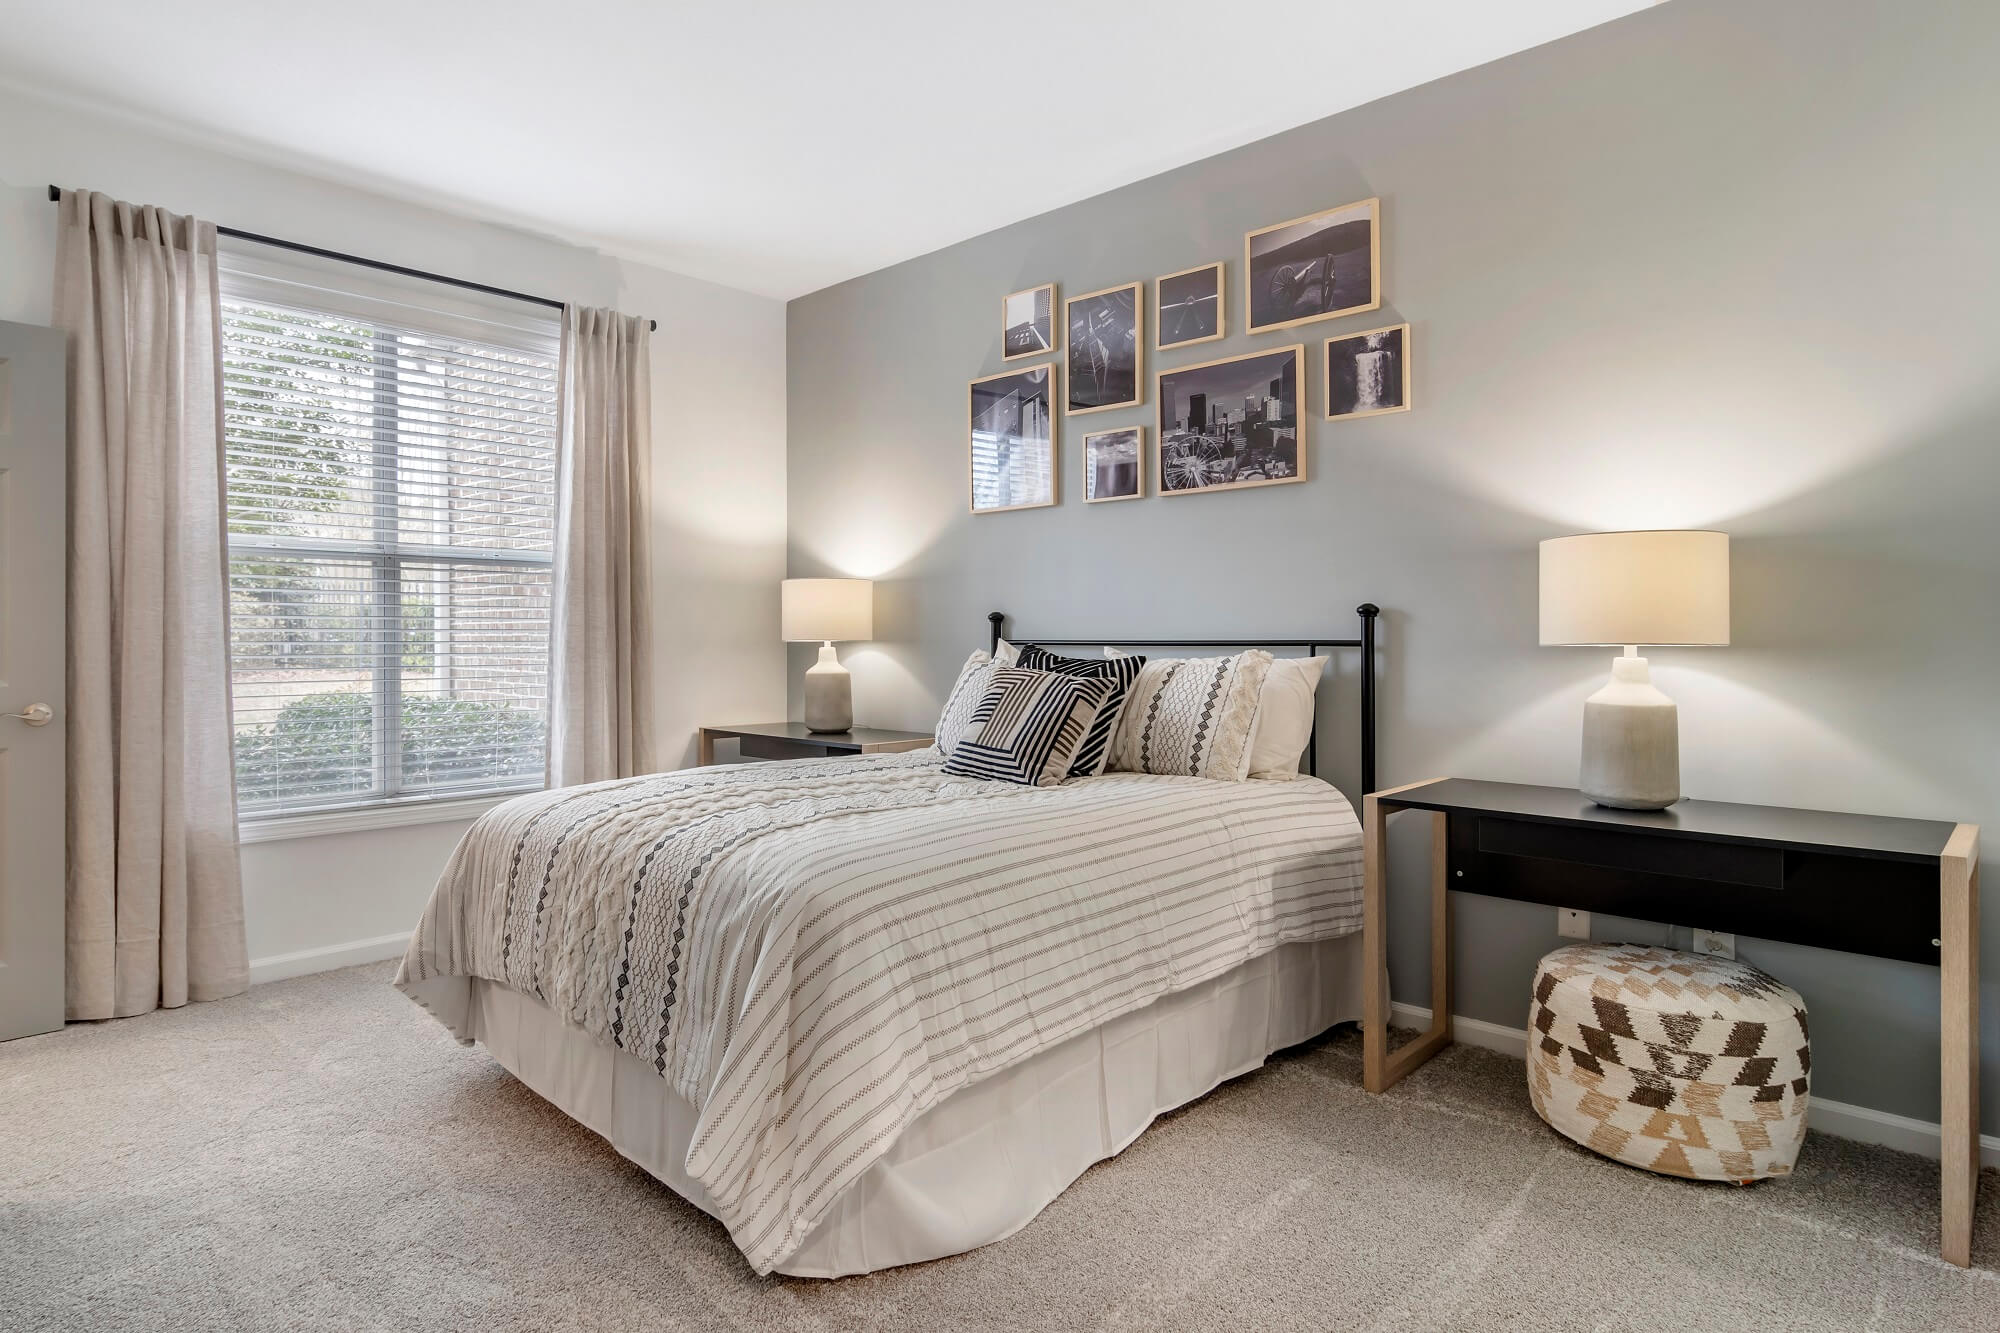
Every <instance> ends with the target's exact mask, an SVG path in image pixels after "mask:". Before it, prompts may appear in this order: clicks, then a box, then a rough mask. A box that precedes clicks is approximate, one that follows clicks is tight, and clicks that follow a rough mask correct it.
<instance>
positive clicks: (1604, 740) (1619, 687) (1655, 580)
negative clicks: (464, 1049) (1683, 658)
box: [1542, 532, 1729, 810]
mask: <svg viewBox="0 0 2000 1333" xmlns="http://www.w3.org/2000/svg"><path fill="white" fill-rule="evenodd" d="M1542 643H1543V644H1544V645H1545V646H1546V645H1598V646H1605V647H1610V646H1621V645H1622V646H1623V647H1624V649H1625V655H1624V656H1623V657H1615V658H1613V659H1612V660H1611V681H1610V683H1609V684H1607V685H1606V686H1605V687H1604V688H1603V689H1601V690H1599V691H1598V692H1597V693H1595V694H1593V695H1591V696H1590V698H1589V699H1587V700H1585V701H1584V705H1583V768H1582V776H1581V778H1580V780H1579V781H1578V783H1577V786H1578V787H1579V788H1580V789H1581V790H1582V792H1583V794H1584V795H1585V796H1588V797H1589V798H1590V799H1591V800H1593V801H1596V802H1597V803H1598V804H1599V805H1610V806H1616V807H1618V808H1620V809H1623V810H1664V809H1665V808H1666V807H1668V806H1670V805H1672V804H1673V803H1674V802H1675V801H1678V800H1679V799H1680V798H1681V742H1680V718H1679V715H1678V713H1677V712H1676V710H1675V708H1674V701H1673V700H1672V699H1669V698H1668V697H1667V696H1666V695H1664V694H1662V693H1660V691H1659V690H1658V689H1657V688H1656V687H1655V686H1654V684H1653V678H1652V673H1651V672H1650V671H1649V670H1647V667H1646V659H1645V658H1643V657H1641V656H1639V648H1638V645H1640V644H1646V643H1651V644H1659V645H1662V646H1673V647H1683V646H1691V645H1702V646H1718V647H1720V646H1727V644H1728V643H1729V534H1728V533H1726V532H1593V533H1587V534H1585V535H1583V536H1578V537H1555V538H1552V539H1550V540H1549V541H1545V542H1543V543H1542Z"/></svg>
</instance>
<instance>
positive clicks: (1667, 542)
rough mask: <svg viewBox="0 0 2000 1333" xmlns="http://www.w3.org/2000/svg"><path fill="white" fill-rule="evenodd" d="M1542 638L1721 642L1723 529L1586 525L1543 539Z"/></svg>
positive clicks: (1725, 606) (1725, 635)
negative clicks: (1578, 531) (1574, 533)
mask: <svg viewBox="0 0 2000 1333" xmlns="http://www.w3.org/2000/svg"><path fill="white" fill-rule="evenodd" d="M1542 643H1543V645H1544V646H1559V645H1594V644H1613V645H1622V644H1641V643H1653V644H1658V645H1660V646H1661V647H1687V646H1703V647H1727V646H1728V644H1729V534H1728V533H1726V532H1591V533H1586V534H1584V535H1583V536H1581V537H1555V538H1551V539H1550V540H1548V541H1545V542H1543V543H1542Z"/></svg>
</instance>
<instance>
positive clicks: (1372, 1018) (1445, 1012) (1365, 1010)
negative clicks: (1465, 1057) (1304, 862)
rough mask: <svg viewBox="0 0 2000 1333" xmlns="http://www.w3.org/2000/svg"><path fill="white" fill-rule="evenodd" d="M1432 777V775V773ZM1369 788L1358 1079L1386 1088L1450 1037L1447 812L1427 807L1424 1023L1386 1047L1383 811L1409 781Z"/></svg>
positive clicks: (1380, 1089)
mask: <svg viewBox="0 0 2000 1333" xmlns="http://www.w3.org/2000/svg"><path fill="white" fill-rule="evenodd" d="M1432 781H1435V779H1432ZM1426 785H1428V784H1427V783H1423V782H1413V783H1411V784H1409V786H1405V787H1392V788H1390V789H1389V790H1388V791H1384V792H1375V793H1371V794H1369V795H1368V796H1366V797H1364V798H1363V799H1362V803H1361V804H1362V812H1363V813H1362V826H1361V837H1362V887H1361V930H1362V937H1363V940H1364V944H1363V947H1362V951H1361V952H1362V966H1363V967H1366V968H1367V969H1368V979H1367V983H1366V985H1365V987H1364V988H1363V991H1362V1008H1361V1085H1362V1086H1363V1087H1364V1088H1366V1089H1367V1090H1368V1091H1370V1092H1386V1091H1388V1090H1389V1089H1390V1088H1392V1087H1394V1086H1395V1085H1396V1084H1397V1083H1398V1082H1399V1081H1400V1080H1401V1079H1402V1077H1403V1075H1405V1074H1407V1073H1409V1072H1410V1071H1411V1070H1412V1069H1415V1068H1416V1067H1417V1066H1418V1065H1420V1064H1422V1063H1423V1062H1424V1061H1426V1060H1428V1059H1430V1058H1431V1057H1432V1056H1433V1055H1436V1054H1437V1053H1438V1052H1439V1051H1441V1050H1443V1049H1444V1048H1445V1047H1446V1046H1447V1045H1449V1044H1450V1042H1451V892H1450V888H1449V885H1448V883H1447V881H1446V878H1445V877H1446V875H1447V873H1448V872H1447V870H1446V869H1445V861H1446V857H1445V852H1446V849H1447V840H1446V833H1447V829H1448V827H1449V825H1448V823H1447V817H1446V816H1445V815H1444V814H1443V813H1442V812H1439V811H1433V812H1432V813H1431V1023H1430V1027H1429V1029H1428V1030H1426V1031H1425V1032H1424V1034H1423V1035H1422V1036H1420V1037H1418V1038H1417V1039H1416V1040H1415V1041H1412V1042H1409V1043H1407V1044H1406V1045H1403V1046H1399V1047H1397V1048H1396V1050H1395V1052H1394V1053H1393V1054H1392V1053H1391V1052H1390V1050H1389V839H1388V832H1389V816H1390V815H1391V814H1392V813H1394V812H1395V811H1396V810H1397V809H1400V808H1401V807H1399V806H1398V805H1397V804H1396V803H1395V802H1394V801H1393V800H1389V801H1388V802H1387V803H1386V804H1385V803H1384V801H1385V798H1389V797H1393V796H1394V795H1395V793H1397V792H1400V791H1408V790H1409V789H1410V787H1422V786H1426Z"/></svg>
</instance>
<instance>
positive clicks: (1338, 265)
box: [1243, 199, 1382, 333]
mask: <svg viewBox="0 0 2000 1333" xmlns="http://www.w3.org/2000/svg"><path fill="white" fill-rule="evenodd" d="M1381 217H1382V201H1381V200H1379V199H1363V200H1362V201H1361V202H1360V203H1358V204H1342V205H1341V206H1340V207H1339V208H1329V209H1327V210H1326V211H1325V212H1324V213H1313V214H1310V215H1309V216H1307V217H1302V218H1293V219H1292V220H1291V221H1290V222H1280V223H1278V224H1277V225H1276V226H1274V227H1264V228H1260V229H1259V230H1257V231H1253V232H1250V233H1248V234H1246V235H1245V236H1244V237H1243V274H1244V283H1243V286H1244V293H1243V307H1244V313H1245V315H1246V327H1247V328H1248V329H1249V331H1250V332H1251V333H1262V332H1263V331H1264V330H1266V329H1285V328H1290V327H1292V326H1293V325H1294V324H1305V323H1308V322H1310V321H1312V320H1315V319H1337V318H1338V317H1340V316H1341V315H1356V314H1360V313H1361V312H1362V311H1364V310H1375V309H1378V308H1379V307H1380V306H1381V304H1382V253H1381V237H1380V232H1381V226H1380V223H1381Z"/></svg>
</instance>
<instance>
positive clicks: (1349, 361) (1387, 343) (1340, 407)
mask: <svg viewBox="0 0 2000 1333" xmlns="http://www.w3.org/2000/svg"><path fill="white" fill-rule="evenodd" d="M1409 410H1410V326H1409V325H1408V324H1391V325H1390V326H1389V327H1387V328H1383V329H1364V330H1362V331H1361V332H1360V333H1349V334H1346V335H1344V336H1342V337H1339V338H1328V339H1327V340H1326V419H1327V420H1328V421H1336V420H1343V421H1344V420H1347V419H1349V418H1353V417H1379V416H1381V415H1383V414H1384V413H1387V412H1407V411H1409Z"/></svg>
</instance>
